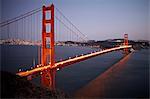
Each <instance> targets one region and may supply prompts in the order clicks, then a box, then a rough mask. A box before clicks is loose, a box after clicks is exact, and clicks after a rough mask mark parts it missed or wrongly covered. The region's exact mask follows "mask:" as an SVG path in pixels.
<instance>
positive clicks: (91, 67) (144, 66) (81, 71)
mask: <svg viewBox="0 0 150 99" xmlns="http://www.w3.org/2000/svg"><path fill="white" fill-rule="evenodd" d="M0 47H1V51H2V55H1V57H2V64H1V69H2V70H7V71H10V72H13V73H15V72H16V71H17V70H18V68H30V66H32V60H33V59H35V64H37V63H38V61H37V60H38V59H37V57H38V56H37V51H38V49H37V47H36V46H11V47H10V46H9V47H8V46H0ZM94 50H95V49H91V48H85V47H69V48H68V47H64V46H57V47H56V60H60V59H66V58H68V57H70V56H75V55H80V54H83V53H84V54H85V53H89V52H91V51H94ZM147 53H148V51H147V50H143V51H138V52H136V53H135V54H133V55H132V57H131V59H130V60H129V61H128V62H127V64H126V65H127V66H128V67H130V68H126V70H127V72H124V74H122V73H123V72H121V73H120V75H127V77H128V78H127V79H126V80H127V81H129V80H131V77H132V79H134V80H135V81H137V82H138V83H139V84H142V85H143V86H141V87H140V89H141V90H144V88H145V87H147V85H148V83H147V79H148V76H147V75H149V74H148V72H147V70H148V69H149V67H148V66H149V64H148V54H147ZM122 57H123V54H122V52H120V51H117V52H112V53H108V54H104V55H100V56H97V57H94V58H91V59H88V60H85V61H82V62H80V63H76V64H73V65H71V66H68V67H66V68H64V69H62V70H59V71H57V73H56V88H58V89H60V90H63V91H64V92H66V93H69V94H73V93H74V92H76V91H77V90H79V89H80V88H82V87H83V86H85V85H86V84H87V83H89V82H90V81H92V80H93V79H95V78H96V77H97V76H98V75H100V74H102V73H103V72H104V71H106V70H107V69H108V68H110V67H111V66H112V65H113V64H115V63H116V62H117V61H119V60H120V59H121V58H122ZM132 69H133V70H134V72H135V73H136V74H137V73H139V74H140V75H137V76H136V77H135V78H134V73H133V72H131V71H130V70H132ZM145 71H146V72H145ZM128 72H130V73H131V74H132V76H131V75H128ZM143 72H144V74H143ZM142 77H143V80H144V82H143V83H141V81H140V80H141V78H142ZM145 79H146V80H145ZM127 81H126V82H127ZM131 81H132V80H131ZM34 82H36V84H37V85H39V83H40V79H39V78H35V79H34ZM127 83H129V82H127ZM118 85H119V84H118ZM127 85H128V84H127ZM129 85H130V84H129ZM135 85H136V84H135ZM137 85H138V84H137ZM119 86H120V88H122V86H121V85H119ZM130 87H131V86H130ZM134 87H135V86H134ZM124 90H127V88H126V87H124ZM107 93H110V92H107Z"/></svg>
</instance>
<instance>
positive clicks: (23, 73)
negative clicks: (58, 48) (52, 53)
mask: <svg viewBox="0 0 150 99" xmlns="http://www.w3.org/2000/svg"><path fill="white" fill-rule="evenodd" d="M131 47H132V46H131V45H128V46H126V45H122V46H119V47H114V48H110V49H105V50H101V51H97V52H93V53H90V54H86V55H82V56H79V57H75V58H71V59H68V60H64V61H61V62H57V63H55V65H54V66H53V67H51V66H50V65H47V66H41V67H36V68H34V69H32V70H27V71H21V72H18V73H17V75H19V76H22V77H23V76H29V75H32V74H34V73H38V72H41V71H43V70H46V69H56V68H61V67H64V66H68V65H71V64H74V63H76V62H80V61H83V60H86V59H88V58H91V57H94V56H98V55H100V54H104V53H108V52H112V51H116V50H121V49H125V48H131Z"/></svg>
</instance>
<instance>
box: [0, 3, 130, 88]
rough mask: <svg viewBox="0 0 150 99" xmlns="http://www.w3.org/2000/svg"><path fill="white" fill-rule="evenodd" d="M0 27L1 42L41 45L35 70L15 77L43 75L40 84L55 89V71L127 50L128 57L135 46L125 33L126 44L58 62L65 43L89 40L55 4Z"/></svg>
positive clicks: (19, 73) (21, 16) (9, 21)
mask: <svg viewBox="0 0 150 99" xmlns="http://www.w3.org/2000/svg"><path fill="white" fill-rule="evenodd" d="M0 27H1V33H4V35H2V38H1V39H5V40H10V41H15V40H17V41H20V42H26V43H27V42H28V43H32V44H33V45H35V44H37V45H38V46H39V48H40V50H41V51H40V50H39V53H38V54H39V55H38V59H39V63H38V64H37V65H36V66H35V67H36V68H34V69H30V70H27V71H19V72H17V73H16V74H17V75H19V76H22V77H27V78H31V79H32V76H33V75H34V74H37V73H41V84H42V85H43V86H44V87H48V88H50V89H52V90H54V89H55V73H56V69H59V68H62V67H65V66H69V65H71V64H74V63H77V62H80V61H83V60H86V59H89V58H92V57H95V56H98V55H101V54H104V53H109V52H112V51H116V50H124V53H126V54H127V53H128V51H129V48H131V47H132V46H131V45H128V35H127V34H125V35H124V43H123V45H120V46H117V47H113V48H109V49H105V50H99V51H96V52H93V53H89V54H85V55H81V56H76V57H74V58H68V59H66V60H62V61H59V62H56V61H55V46H56V45H57V44H59V43H60V42H63V41H73V42H76V43H77V42H86V41H87V40H88V38H87V36H86V35H84V34H83V33H82V32H81V31H80V30H79V29H78V28H77V27H76V26H75V25H74V24H73V23H72V22H71V21H69V20H68V19H67V18H66V17H65V15H64V14H63V13H62V12H61V11H60V10H59V9H58V8H56V7H54V5H53V4H52V5H50V6H47V7H46V6H43V7H42V8H38V9H35V10H32V11H30V12H27V13H25V14H22V15H20V16H18V17H15V18H13V19H10V20H6V21H4V22H1V23H0ZM41 32H42V33H41Z"/></svg>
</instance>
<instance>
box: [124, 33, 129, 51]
mask: <svg viewBox="0 0 150 99" xmlns="http://www.w3.org/2000/svg"><path fill="white" fill-rule="evenodd" d="M124 45H126V46H128V34H124ZM128 52H129V49H128V48H125V49H124V53H125V54H127V53H128Z"/></svg>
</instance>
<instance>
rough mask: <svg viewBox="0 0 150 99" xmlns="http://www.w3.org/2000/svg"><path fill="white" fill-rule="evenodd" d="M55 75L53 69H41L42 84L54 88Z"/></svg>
mask: <svg viewBox="0 0 150 99" xmlns="http://www.w3.org/2000/svg"><path fill="white" fill-rule="evenodd" d="M55 76H56V71H55V70H45V71H42V75H41V83H42V86H43V87H44V88H48V89H50V90H55Z"/></svg>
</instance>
